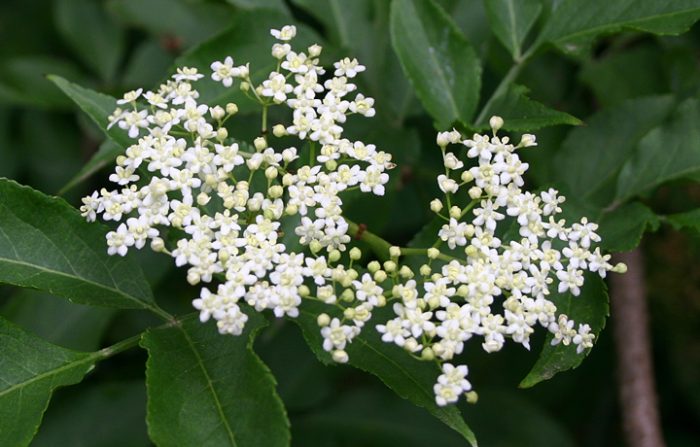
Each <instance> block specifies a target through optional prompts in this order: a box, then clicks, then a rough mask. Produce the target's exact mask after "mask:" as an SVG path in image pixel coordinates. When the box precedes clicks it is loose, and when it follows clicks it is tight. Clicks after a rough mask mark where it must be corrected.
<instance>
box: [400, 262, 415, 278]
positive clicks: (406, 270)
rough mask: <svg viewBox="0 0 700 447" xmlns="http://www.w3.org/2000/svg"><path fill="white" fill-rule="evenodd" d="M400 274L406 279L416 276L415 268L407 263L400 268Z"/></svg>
mask: <svg viewBox="0 0 700 447" xmlns="http://www.w3.org/2000/svg"><path fill="white" fill-rule="evenodd" d="M399 275H401V277H402V278H404V279H411V278H413V276H414V274H413V270H411V268H410V267H409V266H407V265H404V266H402V267H401V268H400V269H399Z"/></svg>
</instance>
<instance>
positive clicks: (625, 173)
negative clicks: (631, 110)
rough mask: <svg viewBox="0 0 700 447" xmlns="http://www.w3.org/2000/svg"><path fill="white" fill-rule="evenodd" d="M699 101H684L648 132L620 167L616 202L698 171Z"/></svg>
mask: <svg viewBox="0 0 700 447" xmlns="http://www.w3.org/2000/svg"><path fill="white" fill-rule="evenodd" d="M699 122H700V101H698V100H697V99H695V98H691V99H687V100H686V101H684V102H683V103H681V104H680V105H679V106H678V108H677V109H676V110H675V111H674V113H673V116H672V117H671V118H670V120H669V121H668V122H667V123H665V124H664V125H662V126H660V127H658V128H656V129H654V130H652V131H651V132H649V134H648V135H646V136H645V137H644V138H643V139H642V140H641V141H640V142H639V147H638V149H637V151H636V153H635V154H634V156H633V157H631V158H630V159H629V160H627V162H626V163H625V165H624V166H623V167H622V171H621V172H620V176H619V178H618V181H617V194H616V200H618V201H625V200H627V199H629V198H631V197H634V196H636V195H639V194H642V193H644V192H646V191H648V190H650V189H652V188H653V187H655V186H658V185H660V184H662V183H664V182H667V181H669V180H674V179H677V178H680V177H684V176H686V175H688V174H692V173H695V172H697V171H700V128H698V123H699Z"/></svg>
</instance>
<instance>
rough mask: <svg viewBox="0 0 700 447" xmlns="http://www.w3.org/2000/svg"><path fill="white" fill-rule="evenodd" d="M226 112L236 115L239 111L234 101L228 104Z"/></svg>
mask: <svg viewBox="0 0 700 447" xmlns="http://www.w3.org/2000/svg"><path fill="white" fill-rule="evenodd" d="M226 113H228V114H229V115H235V114H236V113H238V106H237V105H236V104H234V103H232V102H230V103H228V104H226Z"/></svg>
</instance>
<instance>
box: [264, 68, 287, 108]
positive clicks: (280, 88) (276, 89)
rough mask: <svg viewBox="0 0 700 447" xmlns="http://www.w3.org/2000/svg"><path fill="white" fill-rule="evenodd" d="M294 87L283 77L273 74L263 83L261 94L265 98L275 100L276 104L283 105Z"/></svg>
mask: <svg viewBox="0 0 700 447" xmlns="http://www.w3.org/2000/svg"><path fill="white" fill-rule="evenodd" d="M292 90H293V87H292V86H291V85H289V84H287V80H286V79H285V78H284V76H283V75H281V74H279V73H277V72H272V73H270V77H269V78H268V79H267V80H265V81H263V83H262V90H261V93H262V95H263V96H267V97H269V98H273V99H274V100H275V102H277V103H281V102H284V101H285V100H286V99H287V94H288V93H291V91H292Z"/></svg>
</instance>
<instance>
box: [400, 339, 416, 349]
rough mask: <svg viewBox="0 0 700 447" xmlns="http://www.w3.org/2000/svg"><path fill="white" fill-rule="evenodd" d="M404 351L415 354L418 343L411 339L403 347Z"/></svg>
mask: <svg viewBox="0 0 700 447" xmlns="http://www.w3.org/2000/svg"><path fill="white" fill-rule="evenodd" d="M403 347H404V349H405V350H406V351H409V352H416V350H417V349H418V342H417V341H416V339H415V338H413V337H411V338H409V339H408V340H406V342H405V343H404V345H403Z"/></svg>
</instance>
